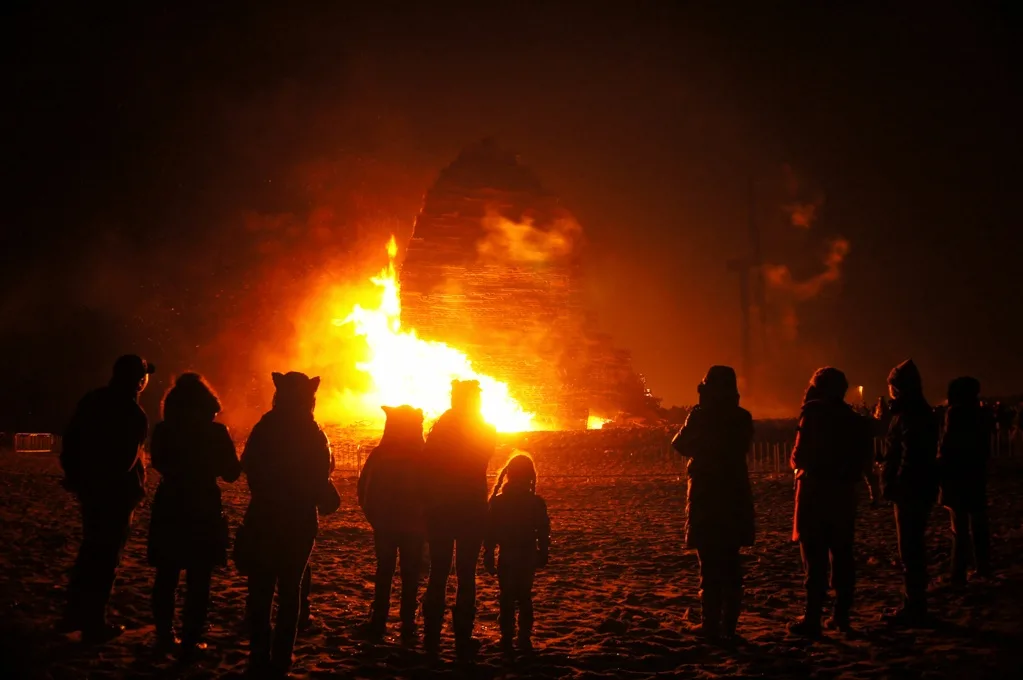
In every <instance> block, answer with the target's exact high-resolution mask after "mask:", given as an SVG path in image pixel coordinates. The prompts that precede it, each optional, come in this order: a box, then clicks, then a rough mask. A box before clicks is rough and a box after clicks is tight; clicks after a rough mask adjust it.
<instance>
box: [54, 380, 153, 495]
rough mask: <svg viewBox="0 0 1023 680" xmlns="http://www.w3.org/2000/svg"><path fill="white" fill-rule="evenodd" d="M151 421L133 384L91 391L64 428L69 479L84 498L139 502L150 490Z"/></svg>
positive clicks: (68, 485) (67, 482)
mask: <svg viewBox="0 0 1023 680" xmlns="http://www.w3.org/2000/svg"><path fill="white" fill-rule="evenodd" d="M148 434H149V421H148V420H147V418H146V413H145V411H143V410H142V407H141V406H139V404H138V394H137V393H136V392H135V391H134V390H132V389H118V388H116V387H113V386H108V387H101V388H100V389H98V390H94V391H93V392H90V393H89V394H87V395H86V396H85V397H83V398H82V400H81V401H80V402H79V403H78V408H77V409H76V410H75V414H74V416H73V417H72V419H71V422H70V424H69V425H68V427H67V429H66V430H65V431H64V437H63V449H62V451H61V454H60V463H61V467H62V468H63V469H64V476H65V480H64V484H65V487H66V488H68V489H69V490H71V491H73V492H74V493H76V494H77V495H78V497H79V499H80V500H81V501H82V502H83V503H95V504H99V505H105V506H116V507H120V508H134V507H135V506H136V505H138V503H139V501H141V500H142V499H143V498H144V497H145V495H146V466H145V461H144V460H143V457H142V445H143V444H144V443H145V441H146V437H147V436H148Z"/></svg>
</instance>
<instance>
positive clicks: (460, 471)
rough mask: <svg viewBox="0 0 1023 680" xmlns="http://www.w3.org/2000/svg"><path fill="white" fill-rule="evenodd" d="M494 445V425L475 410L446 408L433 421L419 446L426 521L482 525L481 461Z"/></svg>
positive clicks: (483, 484) (484, 472)
mask: <svg viewBox="0 0 1023 680" xmlns="http://www.w3.org/2000/svg"><path fill="white" fill-rule="evenodd" d="M496 446H497V432H496V430H495V429H494V427H493V426H491V425H489V424H487V423H486V422H484V421H483V419H482V418H481V417H479V415H472V414H462V413H459V412H458V411H455V410H449V411H446V412H445V413H444V415H442V416H441V417H440V418H439V419H438V420H437V422H436V423H434V425H433V428H432V429H431V430H430V434H429V435H428V436H427V437H426V444H425V446H424V447H423V463H424V469H425V470H427V474H426V475H425V479H426V482H427V484H426V487H425V488H426V489H427V495H426V513H427V519H428V521H429V522H430V523H431V524H434V525H436V526H444V527H448V528H459V527H460V528H471V529H477V528H478V529H479V530H480V531H482V530H483V524H484V522H485V520H486V514H487V466H488V465H489V464H490V458H491V457H492V456H493V455H494V449H495V448H496Z"/></svg>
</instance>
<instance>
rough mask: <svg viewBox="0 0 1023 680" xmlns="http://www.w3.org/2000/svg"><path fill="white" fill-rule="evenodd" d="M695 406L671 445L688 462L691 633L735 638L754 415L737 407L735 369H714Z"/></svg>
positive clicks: (747, 536)
mask: <svg viewBox="0 0 1023 680" xmlns="http://www.w3.org/2000/svg"><path fill="white" fill-rule="evenodd" d="M697 392H699V394H700V402H699V405H697V406H696V407H695V408H694V409H693V411H692V412H691V413H690V414H689V418H688V419H687V420H686V424H685V426H684V427H683V428H682V429H681V430H680V431H679V433H678V434H677V435H676V436H675V438H674V439H673V440H672V446H673V447H674V449H675V450H676V451H678V453H679V454H680V455H682V456H683V457H685V458H688V459H689V461H688V463H687V470H688V479H689V481H688V490H687V494H686V544H687V545H688V546H689V547H690V548H695V549H696V552H697V555H698V557H699V560H700V589H701V591H700V598H701V604H702V610H703V616H702V622H701V623H700V625H699V626H697V627H695V628H694V629H693V631H692V632H694V633H695V634H697V635H700V636H702V637H708V638H712V639H714V638H718V637H721V636H723V637H725V638H728V639H730V638H733V637H735V631H736V626H737V625H738V621H739V612H740V607H741V603H742V594H743V591H742V562H741V560H740V556H739V550H740V548H741V547H742V546H750V545H753V539H754V533H755V530H754V509H753V490H752V487H751V486H750V482H749V472H748V470H747V467H746V454H747V453H748V452H749V449H750V445H751V444H752V442H753V417H752V416H751V415H750V413H749V411H747V410H745V409H743V408H741V407H740V406H739V390H738V385H737V380H736V377H735V371H734V370H733V369H732V368H731V367H729V366H712V367H711V368H710V370H709V371H707V375H706V377H705V378H704V379H703V382H701V383H700V385H699V386H698V387H697Z"/></svg>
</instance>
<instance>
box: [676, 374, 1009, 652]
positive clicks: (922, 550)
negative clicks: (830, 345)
mask: <svg viewBox="0 0 1023 680" xmlns="http://www.w3.org/2000/svg"><path fill="white" fill-rule="evenodd" d="M888 386H889V391H890V395H891V401H890V402H889V401H882V402H880V403H879V408H882V409H883V410H882V411H879V412H878V413H877V414H876V419H871V418H868V417H867V416H866V415H864V414H862V413H859V412H857V409H856V408H854V407H852V406H850V405H849V404H847V403H846V401H845V396H846V392H847V391H848V389H849V383H848V381H847V380H846V377H845V375H844V374H843V373H842V372H841V371H839V370H838V369H835V368H831V367H828V368H822V369H819V370H818V371H816V372H815V373H814V375H813V377H812V378H811V379H810V384H809V386H808V387H807V389H806V394H805V396H804V399H803V406H802V413H801V416H800V419H799V425H798V429H797V434H796V442H795V445H794V446H793V449H792V454H791V458H790V461H789V462H790V465H791V467H792V469H793V471H794V473H795V483H796V491H795V496H796V497H795V513H794V517H793V530H792V539H793V540H794V541H798V543H799V549H800V553H801V556H802V559H803V568H804V572H805V588H806V607H805V611H804V613H803V616H802V617H800V619H799V620H798V621H794V622H793V623H792V624H791V625H790V626H789V630H790V632H792V633H793V634H797V635H802V636H807V637H811V638H812V637H817V636H820V635H821V634H822V631H823V629H824V628H825V627H826V628H828V629H832V630H838V631H842V632H851V625H850V613H851V611H852V607H853V603H854V595H855V590H856V574H855V561H856V560H855V529H856V515H857V502H858V501H857V495H858V494H857V486H858V485H859V484H860V483H862V480H863V479H864V478H866V479H867V480H868V483H869V484H870V487H871V490H872V494H873V493H874V484H873V480H875V479H876V477H875V472H874V465H875V462H876V463H879V466H880V479H879V480H878V481H879V488H878V489H877V491H876V493H878V494H879V495H880V496H881V498H883V499H884V500H885V501H888V502H890V503H892V505H893V506H894V509H895V527H896V532H897V536H898V548H899V557H900V559H901V562H902V569H903V596H904V597H903V604H902V606H901V607H899V608H897V609H895V610H893V611H890V612H887V613H886V614H885V620H886V621H887V622H889V623H891V624H895V625H903V626H917V625H922V624H926V623H927V622H928V621H930V613H929V611H928V606H927V586H928V575H927V562H928V560H927V550H926V546H925V543H924V533H925V531H926V528H927V522H928V520H929V518H930V514H931V509H932V507H933V506H934V504H935V502H939V501H940V502H941V503H942V504H943V505H944V506H945V507H946V508H948V510H949V514H950V516H951V523H952V534H953V542H954V547H953V554H952V569H951V571H952V573H951V575H950V580H951V582H952V584H953V585H957V586H961V585H964V584H965V583H966V578H967V570H968V567H969V564H970V562H971V555H972V562H973V564H974V566H975V572H976V574H977V575H978V576H979V577H988V576H990V574H991V563H990V545H989V543H990V539H989V534H988V520H987V461H988V455H989V450H990V434H991V427H992V426H991V420H990V415H991V414H990V411H989V410H988V409H986V408H984V407H983V406H982V404H981V401H980V383H979V382H978V381H977V380H976V379H974V378H970V377H963V378H957V379H956V380H953V381H952V382H951V384H950V385H949V388H948V405H947V407H946V408H944V409H943V411H942V415H943V417H944V422H943V423H941V422H939V416H938V414H937V413H936V411H935V409H934V408H932V407H931V406H930V404H928V403H927V400H926V399H925V398H924V392H923V385H922V381H921V377H920V373H919V371H918V369H917V367H916V365H915V364H914V363H913V362H912V361H906V362H904V363H902V364H899V365H898V366H896V367H895V368H894V369H893V370H892V371H891V373H890V375H889V376H888ZM699 393H700V403H699V405H698V406H697V407H696V408H695V409H694V410H693V412H692V413H691V414H690V416H689V420H688V421H687V422H686V425H685V427H683V428H682V430H681V431H680V432H679V434H678V436H677V437H676V438H675V440H674V446H675V448H676V449H677V450H678V452H679V453H681V454H682V455H683V456H685V457H687V458H688V459H689V463H688V472H689V493H688V498H687V531H686V540H687V544H688V545H689V546H690V547H692V548H695V549H696V550H697V553H698V555H699V559H700V577H701V599H702V608H703V616H702V622H701V624H700V625H699V626H698V627H697V630H696V632H698V633H699V634H702V635H706V636H708V637H714V638H717V637H724V638H732V637H734V636H735V634H736V624H737V622H738V616H739V611H740V603H741V598H742V592H743V591H742V573H741V562H740V560H739V550H740V548H742V547H743V546H749V545H752V544H753V527H754V508H753V500H752V491H751V488H750V483H749V477H748V473H747V469H746V452H747V451H748V450H749V448H750V444H751V442H752V437H753V426H752V417H751V416H750V414H749V412H747V411H746V410H744V409H742V408H741V407H740V406H739V393H738V389H737V387H736V377H735V372H734V371H733V370H732V369H731V368H729V367H726V366H715V367H713V368H711V369H710V371H709V372H708V373H707V376H706V378H705V379H704V381H703V383H702V384H701V385H700V388H699ZM878 422H880V423H883V425H884V427H885V446H884V447H883V448H882V449H881V453H880V460H877V461H875V447H874V446H873V438H874V436H875V433H876V431H877V423H878ZM829 585H830V587H831V588H832V589H833V590H834V591H835V598H834V609H833V611H832V612H831V614H830V616H828V617H827V619H826V620H824V621H822V618H823V616H824V611H823V609H824V603H825V599H826V595H827V592H828V588H829Z"/></svg>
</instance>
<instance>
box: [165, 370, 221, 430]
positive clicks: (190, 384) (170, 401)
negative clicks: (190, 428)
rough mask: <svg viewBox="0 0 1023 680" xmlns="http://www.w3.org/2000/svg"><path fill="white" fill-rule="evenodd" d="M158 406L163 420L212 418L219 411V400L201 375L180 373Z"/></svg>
mask: <svg viewBox="0 0 1023 680" xmlns="http://www.w3.org/2000/svg"><path fill="white" fill-rule="evenodd" d="M160 407H161V409H162V410H163V419H164V420H171V421H175V420H184V419H191V420H213V419H214V418H216V417H217V414H218V413H220V400H219V399H217V395H216V394H214V393H213V389H212V388H211V387H210V386H209V384H208V383H207V382H206V380H205V379H203V377H202V376H201V375H199V374H198V373H182V374H181V375H180V376H179V377H178V379H177V380H175V381H174V387H172V388H170V389H169V390H167V393H166V394H165V395H164V396H163V403H162V404H161V405H160Z"/></svg>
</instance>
